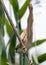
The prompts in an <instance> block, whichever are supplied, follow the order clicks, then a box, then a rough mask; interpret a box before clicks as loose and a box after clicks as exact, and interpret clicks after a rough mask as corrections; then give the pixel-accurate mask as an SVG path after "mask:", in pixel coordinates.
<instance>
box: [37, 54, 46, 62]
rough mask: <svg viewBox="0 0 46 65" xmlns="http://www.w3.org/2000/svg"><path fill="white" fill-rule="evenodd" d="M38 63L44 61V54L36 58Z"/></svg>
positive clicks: (45, 59) (45, 56)
mask: <svg viewBox="0 0 46 65" xmlns="http://www.w3.org/2000/svg"><path fill="white" fill-rule="evenodd" d="M38 61H39V63H42V62H44V61H46V53H45V54H42V55H40V56H38Z"/></svg>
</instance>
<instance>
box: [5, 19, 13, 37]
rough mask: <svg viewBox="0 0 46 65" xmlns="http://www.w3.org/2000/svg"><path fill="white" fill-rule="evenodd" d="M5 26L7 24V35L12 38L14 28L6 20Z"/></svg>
mask: <svg viewBox="0 0 46 65" xmlns="http://www.w3.org/2000/svg"><path fill="white" fill-rule="evenodd" d="M5 24H6V29H7V33H8V35H9V36H11V34H12V32H13V28H12V26H11V25H10V24H9V22H8V20H7V19H5Z"/></svg>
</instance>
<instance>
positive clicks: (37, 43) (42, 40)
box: [32, 39, 46, 47]
mask: <svg viewBox="0 0 46 65" xmlns="http://www.w3.org/2000/svg"><path fill="white" fill-rule="evenodd" d="M45 41H46V39H41V40H36V41H35V42H33V43H32V47H34V46H38V45H40V44H42V43H44V42H45Z"/></svg>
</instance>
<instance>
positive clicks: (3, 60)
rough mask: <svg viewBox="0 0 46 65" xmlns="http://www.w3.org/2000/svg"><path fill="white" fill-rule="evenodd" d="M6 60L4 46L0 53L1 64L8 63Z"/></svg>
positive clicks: (5, 64)
mask: <svg viewBox="0 0 46 65" xmlns="http://www.w3.org/2000/svg"><path fill="white" fill-rule="evenodd" d="M7 63H8V60H7V56H6V50H5V48H3V49H2V54H1V65H8V64H7Z"/></svg>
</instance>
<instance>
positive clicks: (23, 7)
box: [18, 0, 31, 18]
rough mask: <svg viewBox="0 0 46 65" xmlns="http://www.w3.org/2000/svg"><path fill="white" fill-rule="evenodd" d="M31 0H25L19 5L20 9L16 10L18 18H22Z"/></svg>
mask: <svg viewBox="0 0 46 65" xmlns="http://www.w3.org/2000/svg"><path fill="white" fill-rule="evenodd" d="M30 1H31V0H26V2H25V3H24V5H23V6H22V7H21V9H19V10H18V14H19V18H22V16H23V15H24V13H25V12H26V9H27V6H28V4H29V3H30Z"/></svg>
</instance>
